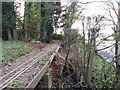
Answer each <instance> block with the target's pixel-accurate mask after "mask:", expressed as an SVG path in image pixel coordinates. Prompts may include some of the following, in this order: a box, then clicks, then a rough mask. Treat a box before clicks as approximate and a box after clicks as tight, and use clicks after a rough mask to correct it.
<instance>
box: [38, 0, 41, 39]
mask: <svg viewBox="0 0 120 90" xmlns="http://www.w3.org/2000/svg"><path fill="white" fill-rule="evenodd" d="M40 17H41V2H38V31H39V32H38V38H39V39H40V26H41V25H40V24H41V20H40Z"/></svg>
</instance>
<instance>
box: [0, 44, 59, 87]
mask: <svg viewBox="0 0 120 90" xmlns="http://www.w3.org/2000/svg"><path fill="white" fill-rule="evenodd" d="M59 48H60V44H50V45H47V46H46V47H45V48H43V49H41V50H38V51H35V52H32V53H30V54H28V55H26V56H23V57H21V58H19V59H18V60H17V61H16V62H14V63H13V64H11V65H10V66H6V67H4V68H2V69H0V71H1V74H0V89H4V88H35V86H36V85H37V84H38V82H39V81H40V79H41V78H42V76H43V75H44V73H45V72H46V71H47V70H48V68H49V66H50V64H51V62H52V60H53V58H54V57H55V55H56V53H57V52H58V50H59Z"/></svg>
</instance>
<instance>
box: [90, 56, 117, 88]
mask: <svg viewBox="0 0 120 90" xmlns="http://www.w3.org/2000/svg"><path fill="white" fill-rule="evenodd" d="M92 74H93V81H94V82H95V83H96V84H97V85H98V86H99V87H100V88H103V87H105V88H113V87H114V81H115V78H116V77H115V74H116V73H115V67H114V65H113V64H112V63H110V62H106V61H104V60H102V59H101V58H100V57H98V56H96V57H95V59H94V65H93V73H92Z"/></svg>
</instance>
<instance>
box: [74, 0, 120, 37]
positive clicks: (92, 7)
mask: <svg viewBox="0 0 120 90" xmlns="http://www.w3.org/2000/svg"><path fill="white" fill-rule="evenodd" d="M80 1H81V2H84V3H86V2H91V1H93V0H80ZM97 1H98V2H97ZM100 1H101V0H94V2H93V3H89V4H86V9H85V10H84V11H83V13H82V15H84V16H85V17H87V16H94V15H99V14H100V15H103V16H105V17H109V13H108V11H107V10H105V8H108V7H107V5H106V4H104V3H103V2H100ZM104 1H109V0H104ZM112 1H115V0H112ZM114 4H115V8H116V10H117V8H118V5H117V4H116V3H114ZM84 6H85V5H84ZM111 14H112V15H113V17H114V20H115V21H116V22H117V19H116V15H115V13H114V12H111ZM104 23H106V24H107V26H106V27H105V29H103V30H102V33H104V34H105V35H110V34H112V33H113V30H112V29H111V27H113V25H110V24H111V22H104ZM81 27H82V25H81V21H80V20H77V21H76V23H74V24H73V26H72V28H79V29H81Z"/></svg>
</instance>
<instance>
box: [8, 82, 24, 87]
mask: <svg viewBox="0 0 120 90" xmlns="http://www.w3.org/2000/svg"><path fill="white" fill-rule="evenodd" d="M23 84H24V82H22V81H13V82H12V83H10V84H9V86H13V85H19V86H21V85H23Z"/></svg>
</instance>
